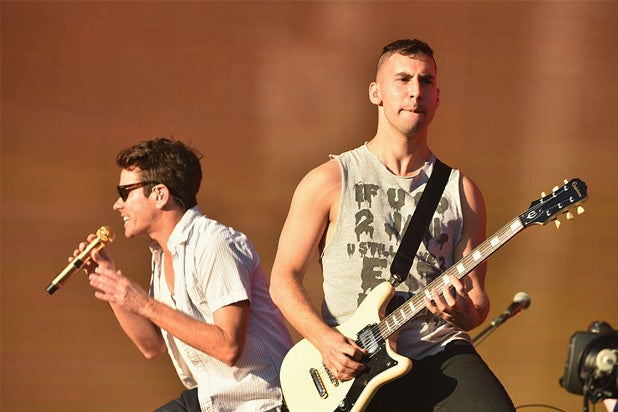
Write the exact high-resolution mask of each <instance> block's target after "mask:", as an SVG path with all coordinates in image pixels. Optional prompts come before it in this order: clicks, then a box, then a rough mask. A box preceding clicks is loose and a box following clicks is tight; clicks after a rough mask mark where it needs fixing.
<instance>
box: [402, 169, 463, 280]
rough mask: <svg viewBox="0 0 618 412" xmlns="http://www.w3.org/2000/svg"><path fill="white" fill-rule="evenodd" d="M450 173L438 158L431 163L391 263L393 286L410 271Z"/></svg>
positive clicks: (404, 278)
mask: <svg viewBox="0 0 618 412" xmlns="http://www.w3.org/2000/svg"><path fill="white" fill-rule="evenodd" d="M450 174H451V168H450V167H449V166H447V165H445V164H444V163H442V162H441V161H440V160H439V159H436V161H435V163H434V165H433V171H432V172H431V176H430V177H429V181H428V182H427V185H426V186H425V190H423V194H422V195H421V199H420V200H419V202H418V205H417V206H416V209H415V210H414V214H413V215H412V218H411V219H410V223H409V224H408V228H407V229H406V232H405V233H404V235H403V238H402V239H401V243H400V244H399V248H398V249H397V253H396V254H395V258H394V259H393V263H392V264H391V283H393V284H394V285H395V286H396V285H398V284H400V283H403V282H404V281H405V280H406V278H407V277H408V273H410V269H411V268H412V262H413V261H414V257H415V256H416V251H417V250H418V247H419V245H420V244H421V240H422V239H423V234H424V233H425V231H426V230H427V227H429V222H430V221H431V218H432V216H433V214H434V212H435V210H436V207H438V202H439V201H440V198H441V196H442V192H444V187H445V186H446V182H447V181H448V178H449V176H450Z"/></svg>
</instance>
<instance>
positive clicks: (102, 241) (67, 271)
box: [47, 226, 115, 295]
mask: <svg viewBox="0 0 618 412" xmlns="http://www.w3.org/2000/svg"><path fill="white" fill-rule="evenodd" d="M114 236H115V235H114V231H113V230H112V229H111V228H110V227H109V226H101V227H100V228H99V230H97V237H96V238H94V239H93V240H92V242H90V243H89V244H88V246H86V249H84V250H83V251H82V252H81V253H80V254H79V255H77V256H76V257H75V259H73V260H72V261H70V262H69V264H68V265H67V267H65V268H64V270H63V271H62V272H60V274H59V275H58V276H56V278H55V279H54V280H52V282H51V283H50V284H49V286H48V287H47V293H49V294H50V295H51V294H53V293H54V292H55V291H56V290H58V288H60V287H62V284H63V283H64V282H65V281H67V280H68V279H69V278H70V277H71V276H73V274H74V273H75V272H77V271H78V270H80V269H81V268H82V266H84V265H85V264H86V263H87V262H88V261H89V260H90V254H91V252H92V251H93V250H95V249H96V250H101V249H103V248H104V247H105V245H106V244H107V243H109V242H112V241H113V240H114Z"/></svg>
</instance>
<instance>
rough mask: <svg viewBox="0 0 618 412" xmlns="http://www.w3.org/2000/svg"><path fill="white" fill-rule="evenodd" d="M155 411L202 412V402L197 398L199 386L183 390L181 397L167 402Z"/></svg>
mask: <svg viewBox="0 0 618 412" xmlns="http://www.w3.org/2000/svg"><path fill="white" fill-rule="evenodd" d="M154 412H201V408H200V402H199V400H198V399H197V388H193V389H189V390H187V391H183V392H182V393H181V394H180V398H178V399H174V400H173V401H171V402H168V403H166V404H165V405H163V406H161V407H160V408H158V409H155V411H154Z"/></svg>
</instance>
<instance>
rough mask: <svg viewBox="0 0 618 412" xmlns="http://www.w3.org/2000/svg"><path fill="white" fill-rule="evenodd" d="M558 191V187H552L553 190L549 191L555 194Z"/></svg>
mask: <svg viewBox="0 0 618 412" xmlns="http://www.w3.org/2000/svg"><path fill="white" fill-rule="evenodd" d="M558 189H559V187H558V186H554V188H553V189H552V190H551V191H552V192H557V191H558Z"/></svg>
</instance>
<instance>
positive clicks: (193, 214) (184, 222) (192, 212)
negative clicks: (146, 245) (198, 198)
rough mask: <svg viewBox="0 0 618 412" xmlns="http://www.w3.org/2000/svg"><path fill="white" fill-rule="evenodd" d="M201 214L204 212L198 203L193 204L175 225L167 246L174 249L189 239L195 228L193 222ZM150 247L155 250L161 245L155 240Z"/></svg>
mask: <svg viewBox="0 0 618 412" xmlns="http://www.w3.org/2000/svg"><path fill="white" fill-rule="evenodd" d="M200 216H202V213H201V212H200V209H199V207H198V206H197V205H195V206H193V207H192V208H191V209H189V210H187V211H186V212H185V213H184V215H182V218H181V219H180V221H179V222H178V223H177V224H176V226H175V227H174V230H173V231H172V234H171V235H170V238H169V240H168V241H167V248H168V249H169V250H173V249H175V248H176V247H178V246H179V245H181V244H183V243H186V242H187V241H188V240H189V235H190V234H191V230H192V228H193V222H194V221H195V220H196V219H197V218H199V217H200ZM150 249H151V251H153V252H154V251H155V250H160V249H161V246H160V245H159V244H158V243H157V242H156V241H154V240H153V241H152V242H150Z"/></svg>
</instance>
